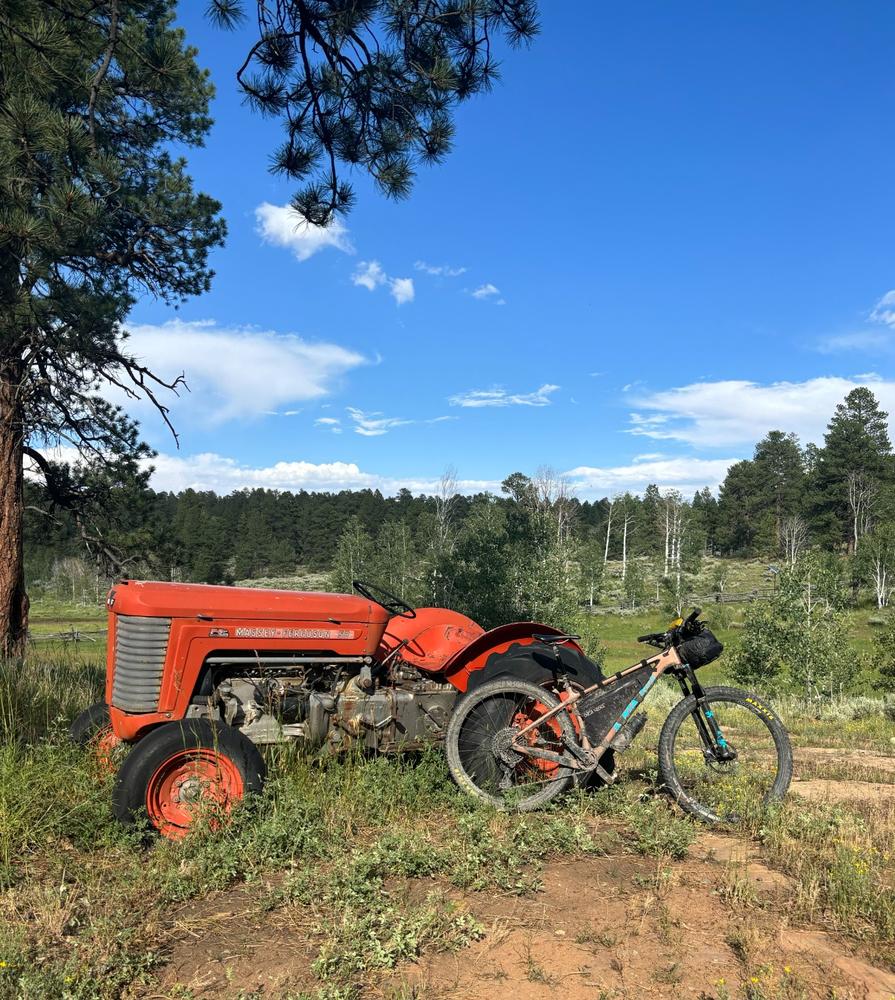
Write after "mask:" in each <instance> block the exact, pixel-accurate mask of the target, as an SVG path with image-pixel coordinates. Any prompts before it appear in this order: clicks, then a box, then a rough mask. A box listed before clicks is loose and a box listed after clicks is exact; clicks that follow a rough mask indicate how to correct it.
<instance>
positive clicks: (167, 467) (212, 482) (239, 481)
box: [151, 452, 500, 495]
mask: <svg viewBox="0 0 895 1000" xmlns="http://www.w3.org/2000/svg"><path fill="white" fill-rule="evenodd" d="M151 464H153V465H154V466H155V469H156V471H155V473H154V474H153V477H152V486H153V488H154V489H156V490H168V491H171V492H179V491H180V490H185V489H195V490H214V491H215V492H216V493H219V494H222V495H223V494H227V493H232V492H233V491H234V490H241V489H251V488H252V487H263V488H266V489H271V490H320V491H336V490H363V489H378V490H381V491H382V492H383V493H385V494H389V495H393V494H395V493H397V492H398V491H399V490H401V489H409V490H411V491H412V492H414V493H434V492H435V491H436V490H437V488H438V483H439V480H438V477H434V478H431V479H430V478H426V477H407V478H401V477H394V476H383V475H378V474H376V473H370V472H363V471H361V469H360V468H359V467H358V466H357V465H356V464H355V463H354V462H321V463H319V464H318V463H314V462H277V463H275V464H274V465H270V466H264V467H260V468H257V467H252V466H248V465H244V464H242V463H240V462H237V461H235V460H234V459H232V458H227V457H225V456H223V455H218V454H216V453H214V452H206V453H204V454H200V455H190V456H180V455H158V456H157V457H156V458H155V459H153V461H152V463H151ZM457 488H458V489H459V490H460V491H461V492H463V493H479V492H482V491H485V490H491V491H492V492H496V491H498V490H499V489H500V481H499V480H491V479H462V480H459V481H458V483H457Z"/></svg>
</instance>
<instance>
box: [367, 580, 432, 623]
mask: <svg viewBox="0 0 895 1000" xmlns="http://www.w3.org/2000/svg"><path fill="white" fill-rule="evenodd" d="M351 586H352V587H354V589H355V590H356V591H357V592H358V593H359V594H360V595H361V597H366V599H367V600H368V601H372V602H373V603H374V604H378V605H379V606H380V607H381V608H385V610H386V611H387V612H388V613H389V614H390V615H397V616H398V617H400V618H416V611H415V610H414V609H413V608H412V607H411V606H410V605H409V604H408V603H407V601H402V600H401V598H400V597H395V595H394V594H390V593H389V592H388V591H387V590H386V589H385V588H384V587H379V586H377V585H376V584H375V583H364V581H363V580H352V581H351ZM376 594H379V597H376ZM383 598H384V599H383Z"/></svg>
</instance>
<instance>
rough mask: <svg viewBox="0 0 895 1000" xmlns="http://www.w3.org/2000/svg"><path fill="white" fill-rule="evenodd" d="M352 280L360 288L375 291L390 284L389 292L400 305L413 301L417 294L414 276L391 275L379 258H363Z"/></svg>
mask: <svg viewBox="0 0 895 1000" xmlns="http://www.w3.org/2000/svg"><path fill="white" fill-rule="evenodd" d="M351 280H352V282H353V283H354V284H355V285H357V286H358V287H359V288H366V289H367V291H369V292H375V291H376V289H377V288H379V287H380V286H382V285H388V289H389V294H390V295H391V296H392V298H393V299H394V300H395V302H396V303H397V304H398V305H399V306H403V305H404V304H405V303H407V302H413V299H414V296H415V290H414V287H413V278H391V277H389V276H388V275H387V274H386V273H385V271H384V270H383V269H382V265H381V264H380V263H379V261H378V260H362V261H361V262H360V264H358V266H357V269H356V270H355V272H354V274H353V275H352V276H351Z"/></svg>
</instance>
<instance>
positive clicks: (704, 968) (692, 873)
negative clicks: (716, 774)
mask: <svg viewBox="0 0 895 1000" xmlns="http://www.w3.org/2000/svg"><path fill="white" fill-rule="evenodd" d="M789 886H790V880H789V879H788V878H787V877H786V876H785V875H784V874H782V873H780V872H776V871H773V870H772V869H769V868H767V867H766V866H765V865H763V864H762V863H761V862H760V861H759V860H758V855H757V850H756V849H755V847H754V846H753V845H751V844H748V843H745V842H743V841H741V840H738V839H736V838H733V837H725V836H720V835H718V834H714V833H711V832H705V833H702V834H701V835H700V836H699V838H698V839H697V841H696V843H695V844H694V845H693V846H692V847H691V849H690V851H689V853H688V856H687V857H686V858H684V859H682V860H681V861H676V862H670V861H665V860H658V861H657V860H656V859H655V858H645V857H638V856H627V855H625V856H620V857H606V858H599V857H598V858H587V859H585V860H582V861H580V862H577V863H572V862H555V863H552V864H549V865H547V866H546V867H545V870H544V874H543V890H542V891H541V892H539V893H537V894H535V895H533V896H527V897H518V896H510V895H493V894H492V895H489V894H487V893H478V894H477V893H459V892H455V893H452V895H453V896H454V897H455V898H456V899H457V900H458V901H461V902H462V903H463V904H464V905H466V906H467V907H468V908H469V910H470V911H471V912H472V913H474V914H475V916H476V917H477V918H478V920H479V921H481V923H482V924H483V926H484V927H485V929H486V935H485V937H484V939H483V940H482V941H480V942H478V943H476V944H475V945H473V946H472V947H470V948H467V949H465V950H464V951H462V952H460V953H458V954H454V955H445V954H441V955H438V954H435V955H426V956H424V957H423V958H421V959H420V961H419V962H418V963H406V964H404V965H403V966H401V967H400V968H399V969H397V970H395V971H394V972H391V973H382V974H379V975H373V976H371V977H370V978H369V980H368V986H367V988H366V989H365V990H364V991H363V993H362V996H364V997H367V996H369V997H371V998H382V997H394V996H404V997H409V996H414V997H418V998H423V997H425V998H432V1000H501V998H513V1000H541V998H547V997H563V998H568V1000H584V998H587V1000H598V998H601V997H602V998H603V1000H610V998H611V1000H635V998H642V997H650V998H653V997H655V998H687V997H693V998H702V1000H709V998H714V997H718V998H720V997H723V996H724V995H725V993H724V991H725V990H728V991H729V993H730V995H731V996H735V995H739V993H740V992H741V990H742V988H743V985H744V984H748V983H749V982H750V979H751V977H752V976H753V975H756V972H755V970H757V969H759V968H760V967H761V966H762V965H765V964H767V965H769V966H770V967H771V968H772V970H773V971H772V972H770V973H768V972H762V973H761V974H760V976H759V978H761V976H764V980H763V983H764V988H766V989H767V991H768V993H769V994H770V995H776V994H775V993H774V992H773V990H774V989H778V990H781V989H782V988H783V987H784V985H785V984H784V982H783V980H784V979H789V980H790V983H791V984H792V985H793V986H795V985H796V984H798V985H799V986H800V987H801V989H802V990H803V991H804V995H806V996H808V997H812V998H813V997H818V998H820V997H829V996H830V995H831V993H830V988H831V987H833V988H835V990H836V991H837V992H836V994H835V995H836V997H837V998H838V1000H891V997H892V996H893V995H895V975H892V974H891V973H889V972H887V971H885V970H883V969H878V968H875V967H873V966H872V965H871V964H869V963H868V962H866V961H864V960H863V959H861V958H860V957H858V956H856V955H854V954H853V953H852V950H851V948H850V947H849V946H847V945H845V944H843V943H841V942H839V941H837V940H836V939H835V938H833V937H831V936H829V935H827V934H825V933H823V932H821V931H818V930H815V929H800V928H790V927H789V926H788V924H787V920H786V916H785V906H784V905H783V900H784V898H785V893H786V891H787V889H788V888H789ZM419 888H420V889H421V890H423V889H425V888H428V885H426V886H423V885H420V887H419ZM738 893H739V894H746V895H747V896H748V899H749V900H750V902H749V903H748V905H746V906H743V907H739V906H733V907H731V906H729V905H728V904H727V903H726V902H725V900H729V899H730V898H731V897H732V896H736V894H738ZM760 904H767V905H764V906H763V905H760ZM314 924H315V916H314V913H313V911H312V910H311V909H309V908H308V907H302V906H293V905H290V906H285V907H281V908H278V909H275V910H270V911H266V910H264V909H262V908H261V907H260V906H259V900H258V899H257V898H256V896H255V895H254V893H253V892H252V891H251V890H250V889H247V888H245V887H243V888H240V889H238V890H233V891H231V892H227V893H224V894H220V895H218V896H216V897H211V898H208V899H205V900H203V901H201V902H200V903H194V904H190V905H188V906H185V907H183V908H182V909H181V910H180V911H179V912H178V913H177V914H176V917H175V924H174V927H173V928H172V932H173V935H174V938H175V940H174V944H173V946H172V949H171V957H170V962H169V964H168V966H167V970H166V975H165V980H164V981H165V983H166V984H167V988H168V989H169V990H170V991H171V992H170V993H168V994H166V993H159V991H158V990H156V991H154V992H153V994H152V996H154V997H156V998H158V997H160V996H166V995H168V996H173V995H174V994H175V993H176V990H177V988H178V987H180V988H183V987H186V988H189V989H191V990H192V991H193V993H192V995H194V996H195V997H197V998H211V997H214V998H229V997H233V998H236V997H238V996H239V995H240V991H243V994H245V993H248V992H250V991H260V992H259V996H264V997H277V996H282V995H283V994H285V993H286V992H287V991H296V992H297V991H299V990H301V989H306V990H313V989H314V988H316V987H317V986H319V985H320V984H319V983H318V982H317V981H316V980H315V979H314V976H313V974H312V973H311V971H310V966H311V962H312V961H313V957H314V955H315V953H316V946H315V940H314ZM786 970H788V971H786ZM402 991H403V992H402ZM780 995H790V994H789V993H782V992H781V993H780ZM791 995H793V996H799V995H803V994H800V993H798V992H794V993H792V994H791Z"/></svg>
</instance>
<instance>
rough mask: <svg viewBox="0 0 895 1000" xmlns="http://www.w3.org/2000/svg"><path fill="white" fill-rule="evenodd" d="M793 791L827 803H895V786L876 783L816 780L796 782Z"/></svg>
mask: <svg viewBox="0 0 895 1000" xmlns="http://www.w3.org/2000/svg"><path fill="white" fill-rule="evenodd" d="M792 791H793V793H794V794H796V795H803V796H805V798H808V799H816V800H820V801H825V802H874V803H884V802H895V785H885V784H880V783H879V782H876V781H825V780H824V779H823V778H816V779H808V780H807V781H794V782H793V784H792Z"/></svg>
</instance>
